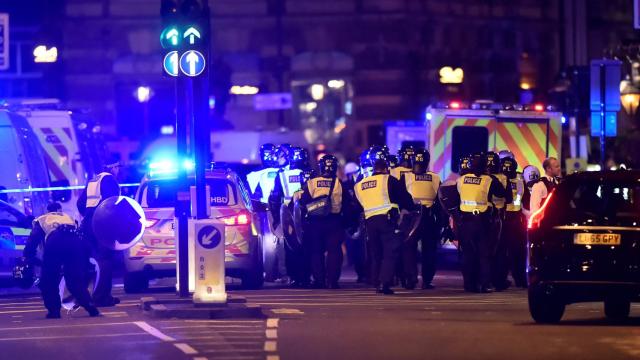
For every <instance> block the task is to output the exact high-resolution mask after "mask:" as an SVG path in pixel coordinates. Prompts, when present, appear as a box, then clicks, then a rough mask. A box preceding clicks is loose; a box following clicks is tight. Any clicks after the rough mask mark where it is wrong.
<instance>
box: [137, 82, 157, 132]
mask: <svg viewBox="0 0 640 360" xmlns="http://www.w3.org/2000/svg"><path fill="white" fill-rule="evenodd" d="M133 95H134V96H135V98H136V100H138V102H139V103H140V104H141V105H142V112H143V113H142V121H143V123H142V127H143V132H144V134H145V135H146V134H147V133H148V132H149V100H150V99H151V97H152V96H153V92H152V91H151V88H150V87H148V86H138V88H137V89H136V91H135V92H134V94H133Z"/></svg>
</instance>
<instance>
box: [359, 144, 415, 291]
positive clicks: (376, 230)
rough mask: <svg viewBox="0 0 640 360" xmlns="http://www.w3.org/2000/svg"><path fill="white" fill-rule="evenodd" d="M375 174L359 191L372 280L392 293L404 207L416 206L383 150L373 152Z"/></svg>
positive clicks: (362, 181)
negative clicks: (390, 167) (389, 165)
mask: <svg viewBox="0 0 640 360" xmlns="http://www.w3.org/2000/svg"><path fill="white" fill-rule="evenodd" d="M370 158H371V159H372V160H373V175H371V176H369V177H367V178H365V179H362V180H360V181H359V182H358V183H356V186H355V193H356V197H357V199H358V203H359V205H360V207H361V209H360V210H361V211H362V212H364V217H365V227H366V232H367V244H368V247H369V253H370V260H371V273H370V276H371V281H372V282H373V285H374V286H375V287H376V292H378V293H382V294H386V295H391V294H393V293H394V292H393V290H391V285H392V284H393V277H394V274H395V267H396V261H397V259H398V251H399V249H400V246H401V242H402V237H401V233H400V229H399V227H398V219H399V216H400V209H407V210H412V209H413V208H414V206H413V202H412V200H411V195H409V193H407V190H406V189H405V187H404V186H403V185H402V183H400V181H399V180H397V179H396V178H394V177H393V176H391V175H389V168H388V163H387V159H386V156H385V155H384V153H383V152H377V153H375V154H372V155H371V156H370Z"/></svg>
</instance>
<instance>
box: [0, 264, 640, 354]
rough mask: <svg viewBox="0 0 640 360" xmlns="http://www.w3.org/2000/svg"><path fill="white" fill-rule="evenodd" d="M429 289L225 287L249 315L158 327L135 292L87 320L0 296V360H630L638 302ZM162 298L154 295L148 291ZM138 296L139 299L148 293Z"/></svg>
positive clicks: (455, 279)
mask: <svg viewBox="0 0 640 360" xmlns="http://www.w3.org/2000/svg"><path fill="white" fill-rule="evenodd" d="M434 284H435V285H436V287H437V288H436V289H435V290H416V291H398V294H397V295H395V296H383V295H378V294H375V293H374V292H373V291H372V290H371V289H368V288H364V287H362V286H359V285H357V284H355V283H354V282H353V281H349V280H346V281H345V282H344V286H343V289H341V290H294V289H282V288H278V287H277V286H275V285H271V286H270V287H269V288H267V289H264V290H260V291H239V290H232V291H230V292H231V293H233V294H238V295H243V296H245V297H246V298H247V300H248V302H250V303H254V304H261V305H262V306H263V308H264V310H265V311H264V312H265V314H266V315H267V316H266V318H265V319H257V320H240V319H236V320H178V319H171V320H159V319H153V318H150V317H147V316H146V315H144V314H143V313H142V311H141V310H140V308H139V307H138V304H139V298H140V295H135V296H134V295H125V294H123V293H122V290H121V287H117V288H116V293H117V294H118V295H119V296H120V297H121V299H122V303H121V304H120V305H118V306H116V307H113V308H103V309H102V310H103V314H104V316H103V317H101V318H89V317H88V316H87V315H86V313H84V312H83V310H79V311H77V312H75V313H71V314H63V319H61V320H46V319H44V315H45V311H44V309H43V308H42V303H41V301H40V298H39V297H37V296H34V295H5V296H3V297H0V349H1V350H0V351H1V353H2V355H1V356H0V357H1V358H3V359H12V360H18V359H30V360H33V359H65V360H69V359H105V360H115V359H198V360H200V359H227V360H245V359H246V360H249V359H265V360H278V359H476V360H477V359H503V358H504V359H631V358H640V326H639V325H640V318H639V317H638V316H640V305H634V306H633V308H632V316H634V315H635V316H636V317H634V318H631V319H630V320H628V321H626V322H624V323H613V322H610V321H608V320H605V318H604V314H603V309H602V304H599V303H586V304H577V305H571V306H569V307H568V308H567V312H566V313H565V317H564V319H563V322H561V323H560V324H559V325H537V324H534V323H533V322H532V320H531V318H530V317H529V313H528V310H527V300H526V292H525V291H523V290H508V291H505V292H502V293H494V294H466V293H464V292H462V291H461V290H460V287H461V278H460V276H459V274H458V273H456V272H452V271H447V272H441V273H440V274H438V276H437V277H436V280H435V281H434ZM155 292H157V293H158V294H160V295H159V296H172V295H171V293H170V291H169V292H168V289H166V288H154V289H153V290H152V293H155ZM148 295H149V294H145V296H148Z"/></svg>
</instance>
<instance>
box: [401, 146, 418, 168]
mask: <svg viewBox="0 0 640 360" xmlns="http://www.w3.org/2000/svg"><path fill="white" fill-rule="evenodd" d="M415 153H416V150H414V149H413V147H412V146H403V147H402V148H401V149H400V151H399V152H398V158H400V166H404V167H406V168H411V167H412V166H413V160H414V159H413V158H414V156H415Z"/></svg>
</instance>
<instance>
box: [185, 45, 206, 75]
mask: <svg viewBox="0 0 640 360" xmlns="http://www.w3.org/2000/svg"><path fill="white" fill-rule="evenodd" d="M205 66H206V64H205V60H204V55H202V53H201V52H199V51H196V50H189V51H186V52H185V53H184V54H182V56H180V70H182V73H183V74H185V75H187V76H192V77H193V76H198V75H200V74H202V72H203V71H204V68H205Z"/></svg>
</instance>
